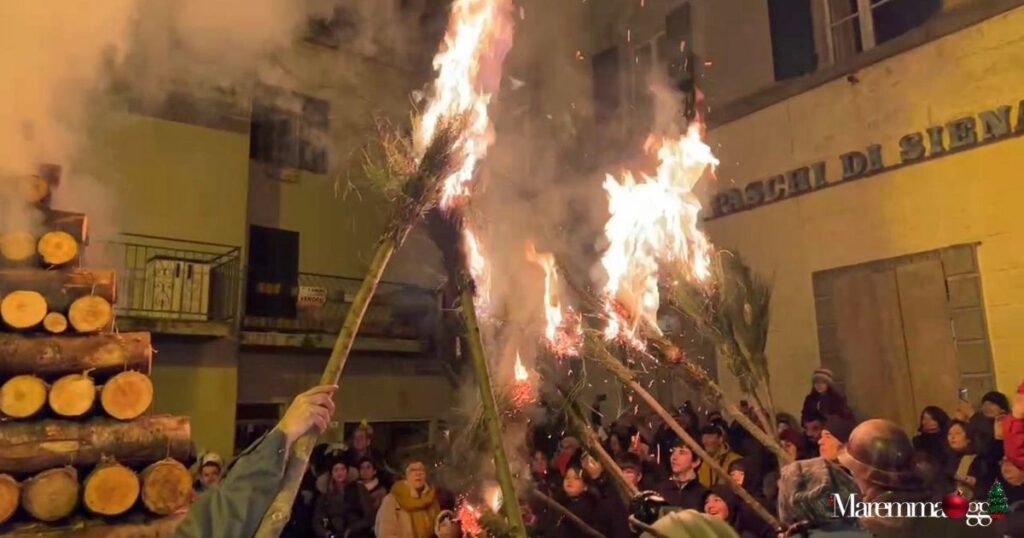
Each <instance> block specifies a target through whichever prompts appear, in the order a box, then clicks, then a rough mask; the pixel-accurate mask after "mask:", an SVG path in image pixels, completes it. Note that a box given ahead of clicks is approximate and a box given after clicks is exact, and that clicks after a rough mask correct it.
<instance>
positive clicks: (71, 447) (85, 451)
mask: <svg viewBox="0 0 1024 538" xmlns="http://www.w3.org/2000/svg"><path fill="white" fill-rule="evenodd" d="M190 436H191V433H190V428H189V420H188V417H176V416H169V415H149V416H143V417H139V418H137V419H135V420H133V421H131V422H121V421H119V420H114V419H110V418H106V417H97V418H93V419H90V420H86V421H74V420H43V421H38V422H32V423H28V422H8V423H5V424H0V473H33V472H38V471H41V470H44V469H49V468H52V467H59V466H61V465H67V464H69V463H74V464H75V465H80V466H87V465H95V464H96V463H99V461H100V459H101V456H103V455H110V456H113V457H115V458H117V461H119V462H121V463H122V464H124V465H140V466H141V465H146V464H149V463H152V462H154V461H158V460H161V459H164V458H168V457H170V458H174V459H177V460H187V459H188V457H189V454H190V452H191V446H190Z"/></svg>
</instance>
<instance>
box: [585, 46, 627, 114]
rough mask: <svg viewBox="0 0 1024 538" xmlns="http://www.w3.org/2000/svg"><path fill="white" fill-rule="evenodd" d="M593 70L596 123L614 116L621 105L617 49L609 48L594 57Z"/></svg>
mask: <svg viewBox="0 0 1024 538" xmlns="http://www.w3.org/2000/svg"><path fill="white" fill-rule="evenodd" d="M592 65H593V68H594V105H595V109H596V114H595V115H596V116H597V121H598V122H605V121H607V120H609V119H611V118H613V117H614V116H615V113H616V112H618V110H619V105H620V104H621V95H620V92H619V49H618V48H616V47H611V48H609V49H605V50H603V51H601V52H599V53H597V54H596V55H594V59H593V61H592Z"/></svg>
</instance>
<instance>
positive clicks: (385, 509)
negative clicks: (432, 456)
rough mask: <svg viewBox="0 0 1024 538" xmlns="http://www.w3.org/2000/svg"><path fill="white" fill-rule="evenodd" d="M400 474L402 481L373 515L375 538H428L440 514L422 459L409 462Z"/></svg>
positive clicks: (434, 491) (393, 488) (394, 487)
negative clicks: (375, 514)
mask: <svg viewBox="0 0 1024 538" xmlns="http://www.w3.org/2000/svg"><path fill="white" fill-rule="evenodd" d="M402 470H403V472H404V473H405V474H404V477H403V479H402V480H399V481H397V482H395V485H394V486H392V487H391V493H389V494H387V496H385V497H384V500H383V501H382V502H381V505H380V509H379V510H378V511H377V521H376V525H375V527H376V534H377V538H429V537H430V536H431V535H432V534H433V532H434V525H435V523H436V521H435V520H436V519H437V517H438V515H440V513H441V507H440V505H439V504H438V502H437V497H436V494H437V490H435V489H434V488H432V487H431V486H430V484H428V483H427V466H426V465H425V464H424V463H423V460H422V459H418V458H411V459H409V460H408V461H407V462H406V464H405V465H403V466H402Z"/></svg>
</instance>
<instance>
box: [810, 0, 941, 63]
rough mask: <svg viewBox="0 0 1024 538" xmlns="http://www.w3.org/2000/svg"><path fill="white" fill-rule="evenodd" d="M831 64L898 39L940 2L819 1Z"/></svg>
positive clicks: (932, 10)
mask: <svg viewBox="0 0 1024 538" xmlns="http://www.w3.org/2000/svg"><path fill="white" fill-rule="evenodd" d="M822 1H823V2H825V23H826V24H825V27H826V28H827V30H828V31H827V32H825V35H826V40H827V41H828V45H829V52H830V54H831V58H830V59H831V60H832V62H833V63H835V62H840V61H842V60H844V59H846V58H849V57H851V56H854V55H856V54H857V53H859V52H863V51H867V50H871V49H873V48H874V47H876V46H877V45H880V44H882V43H885V42H886V41H889V40H890V39H893V38H895V37H899V36H901V35H903V34H905V33H907V32H908V31H910V30H911V29H913V28H916V27H918V26H920V25H921V24H923V23H924V22H925V21H926V20H928V19H929V18H931V17H932V16H933V15H935V14H936V13H938V12H939V11H940V9H941V8H942V0H822Z"/></svg>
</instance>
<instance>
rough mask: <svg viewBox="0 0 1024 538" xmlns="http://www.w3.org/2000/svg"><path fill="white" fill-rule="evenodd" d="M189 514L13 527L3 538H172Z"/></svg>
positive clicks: (31, 524) (30, 524)
mask: <svg viewBox="0 0 1024 538" xmlns="http://www.w3.org/2000/svg"><path fill="white" fill-rule="evenodd" d="M186 515H187V514H185V513H180V514H174V515H171V516H166V517H162V518H158V519H152V520H143V519H139V520H136V518H127V519H130V521H118V522H117V523H113V522H110V521H108V520H106V519H102V518H100V519H88V520H75V521H72V522H70V523H69V524H67V525H53V524H45V525H44V524H41V523H29V524H19V525H15V526H13V528H11V530H10V531H9V532H5V533H4V536H17V537H18V538H170V537H171V536H173V535H174V531H175V529H177V527H178V525H179V524H181V522H182V520H184V519H185V516H186Z"/></svg>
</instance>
